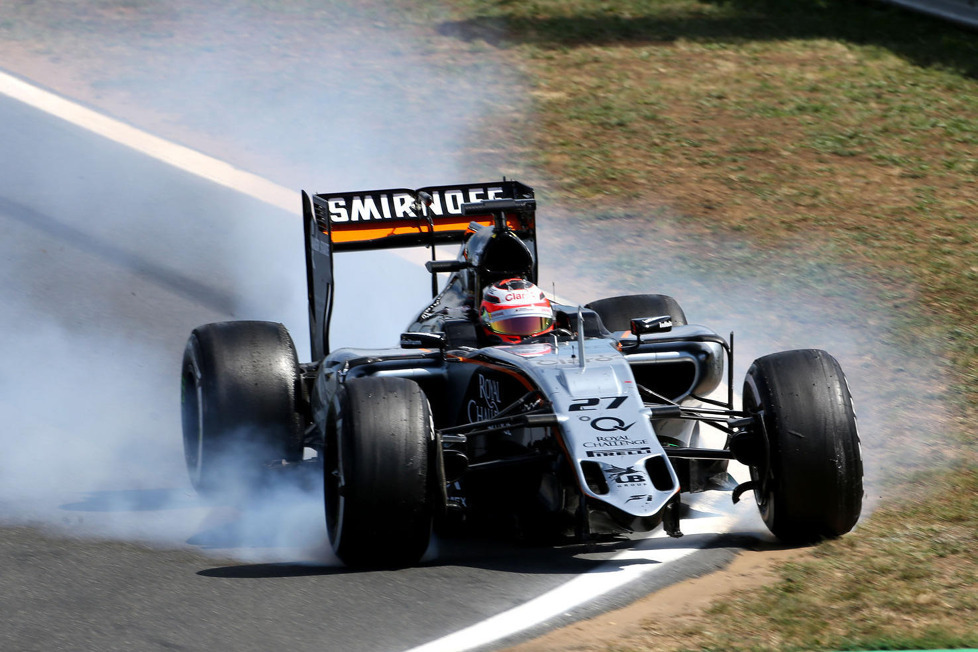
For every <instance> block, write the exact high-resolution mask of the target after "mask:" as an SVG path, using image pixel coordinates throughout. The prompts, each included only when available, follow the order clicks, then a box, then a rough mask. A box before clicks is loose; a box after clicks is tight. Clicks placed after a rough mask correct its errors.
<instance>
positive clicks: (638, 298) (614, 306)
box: [584, 294, 687, 332]
mask: <svg viewBox="0 0 978 652" xmlns="http://www.w3.org/2000/svg"><path fill="white" fill-rule="evenodd" d="M584 307H585V308H590V309H591V310H593V311H594V312H596V313H598V316H599V317H601V323H603V324H604V327H605V328H607V329H608V330H610V331H612V332H614V331H627V330H628V329H630V328H631V320H632V319H635V318H636V317H660V316H662V315H669V316H670V317H672V325H673V326H685V325H686V323H687V322H686V313H684V312H683V309H682V308H681V307H680V306H679V302H678V301H676V300H675V299H673V298H672V297H670V296H667V295H665V294H632V295H629V296H624V297H610V298H608V299H598V300H597V301H592V302H591V303H589V304H587V305H586V306H584Z"/></svg>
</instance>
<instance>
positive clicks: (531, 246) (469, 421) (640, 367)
mask: <svg viewBox="0 0 978 652" xmlns="http://www.w3.org/2000/svg"><path fill="white" fill-rule="evenodd" d="M302 205H303V217H304V224H305V244H306V270H307V282H308V294H309V297H308V298H309V330H310V337H311V347H312V348H311V350H312V358H313V359H312V362H309V363H300V362H299V361H298V359H297V355H296V350H295V346H294V345H293V342H292V340H291V338H290V336H289V334H288V333H287V332H286V329H285V327H284V326H282V325H281V324H276V323H269V322H255V321H236V322H223V323H216V324H207V325H204V326H201V327H199V328H197V329H195V330H194V331H193V333H192V334H191V336H190V339H189V341H188V343H187V347H186V350H185V354H184V360H183V372H182V410H183V437H184V449H185V455H186V461H187V467H188V470H189V473H190V478H191V481H192V483H193V485H194V487H195V488H196V490H197V491H198V492H199V493H201V494H203V495H212V496H214V495H220V494H222V493H225V492H228V491H231V490H233V489H234V488H235V487H237V488H241V487H244V488H246V489H248V490H252V491H255V490H260V489H261V487H262V486H263V484H262V483H263V482H264V481H265V479H266V478H267V476H268V474H269V473H272V472H273V470H274V469H283V468H284V469H287V468H298V467H302V468H305V469H308V468H310V466H311V465H314V466H312V468H315V469H319V468H321V473H322V483H323V494H324V504H325V513H326V523H327V530H328V533H329V538H330V541H331V543H332V546H333V549H334V550H335V552H336V554H337V556H338V557H339V558H340V559H341V560H343V561H344V562H345V563H347V564H349V565H360V566H403V565H411V564H415V563H417V562H418V561H419V560H420V559H421V557H422V555H423V554H424V553H425V550H426V548H427V547H428V544H429V539H430V536H431V532H432V528H433V524H434V525H435V526H438V525H440V524H446V525H451V524H453V523H454V524H457V523H468V522H489V523H493V522H498V523H501V522H504V521H505V522H507V523H515V524H516V528H517V530H518V531H519V532H521V533H523V534H525V535H527V536H531V537H535V538H539V539H543V540H547V539H548V538H549V539H550V540H557V537H560V536H564V537H575V538H576V539H577V540H588V539H589V538H590V537H592V536H593V535H594V534H596V533H601V532H616V531H617V532H629V531H650V530H652V529H654V528H656V527H658V526H660V525H661V526H663V527H664V529H665V530H666V532H667V533H669V534H670V535H672V536H681V535H682V533H681V529H680V515H681V510H680V507H681V504H680V499H681V496H682V494H684V493H691V492H701V491H706V490H726V491H731V492H732V496H733V500H734V502H737V501H738V500H739V499H740V497H741V495H742V494H743V493H745V492H747V491H753V494H754V496H755V499H756V502H757V505H758V508H759V509H760V512H761V515H762V517H763V520H764V522H765V524H766V525H767V526H768V528H770V530H771V532H772V533H774V534H775V535H776V536H777V537H778V538H780V539H782V540H784V541H786V542H791V543H805V542H812V541H816V540H819V539H822V538H825V537H835V536H839V535H841V534H844V533H846V532H848V531H849V530H850V529H852V527H853V526H854V525H855V523H856V521H857V519H858V518H859V513H860V509H861V505H862V496H863V489H862V461H861V457H860V449H859V438H858V435H857V431H856V418H855V415H854V413H853V407H852V399H851V396H850V393H849V388H848V385H847V383H846V380H845V376H844V375H843V372H842V369H841V368H840V366H839V363H838V362H837V361H836V360H835V359H834V358H833V357H832V356H830V355H829V354H828V353H826V352H824V351H821V350H814V349H812V350H795V351H785V352H781V353H774V354H772V355H767V356H764V357H762V358H759V359H757V360H755V361H754V363H753V364H752V365H751V366H750V369H749V370H748V372H747V375H746V379H745V380H744V383H743V400H742V409H740V410H737V409H734V391H733V387H734V379H733V372H732V369H733V356H734V348H733V334H731V335H730V338H729V341H727V340H726V339H724V338H723V337H721V336H719V335H717V334H716V333H715V332H713V331H712V330H710V329H708V328H706V327H704V326H697V325H693V324H688V323H687V321H686V316H685V314H684V312H683V310H682V308H681V307H680V305H679V304H678V303H677V301H676V300H675V299H673V298H672V297H669V296H665V295H658V294H645V295H631V296H618V297H611V298H604V299H599V300H596V301H593V302H591V303H589V304H587V305H585V306H576V305H567V304H565V303H561V302H560V301H559V300H557V298H555V297H549V298H547V297H545V296H544V295H543V294H542V293H540V292H539V290H538V289H536V286H535V285H534V284H535V283H536V280H537V271H538V262H537V261H538V258H537V243H536V222H535V220H536V213H535V212H536V201H535V199H534V195H533V190H532V189H531V188H529V187H528V186H526V185H524V184H521V183H519V182H516V181H507V180H504V181H502V182H497V183H482V184H463V185H456V186H437V187H428V188H422V189H419V190H408V189H391V190H378V191H365V192H352V193H340V194H316V195H309V194H307V193H305V192H303V193H302ZM444 244H454V245H460V246H461V250H460V253H459V254H458V256H457V258H454V259H445V260H439V259H437V258H436V256H435V248H436V246H437V245H444ZM392 247H430V248H431V251H432V254H431V260H430V261H429V262H427V264H426V267H427V269H428V271H429V272H430V273H431V282H432V296H433V299H432V301H431V303H430V304H429V305H427V306H425V307H424V308H423V309H422V310H421V311H420V312H419V313H418V314H417V316H416V317H415V318H414V319H413V321H411V322H410V324H409V325H408V327H407V329H406V330H405V331H404V333H403V334H402V335H401V338H400V343H399V346H395V347H391V348H384V349H355V348H341V349H337V350H334V351H331V350H330V347H329V322H330V317H331V315H332V311H333V290H334V281H333V258H334V255H335V254H337V253H339V252H347V251H362V250H368V249H382V248H392ZM439 274H448V275H449V276H448V277H447V281H446V282H445V283H444V285H443V286H442V287H441V289H440V290H439V287H438V278H439V277H438V275H439ZM487 290H492V292H487ZM524 291H526V292H529V293H531V294H533V293H539V294H534V296H533V297H532V299H533V301H534V305H535V306H536V307H537V308H539V309H541V310H544V311H545V313H544V317H545V319H544V320H543V321H542V322H537V323H536V326H535V327H534V329H532V330H531V331H530V332H527V333H517V334H514V332H512V331H509V332H507V331H506V330H505V329H503V330H500V329H496V330H493V329H492V328H489V327H487V323H488V322H487V321H486V320H487V319H488V320H493V319H496V318H497V317H498V318H499V319H498V320H497V321H496V322H493V323H496V325H498V324H502V323H504V321H505V322H507V323H516V322H511V321H510V320H508V319H507V320H503V319H502V317H501V315H503V313H507V312H512V313H513V314H514V315H516V316H517V317H520V315H522V314H523V313H521V312H520V309H518V308H517V309H514V310H513V311H508V309H504V308H505V305H503V303H504V302H505V301H507V300H509V299H511V298H513V297H518V296H522V294H521V293H522V292H524ZM493 292H495V294H493ZM500 293H504V294H500ZM480 302H483V303H482V306H481V309H480ZM486 302H490V303H486ZM492 302H495V304H499V305H495V304H493V305H490V304H492ZM501 302H503V303H501ZM540 306H543V308H540ZM495 308H500V310H499V311H497V312H495V313H493V310H495ZM491 313H492V314H491ZM493 315H495V316H493ZM535 315H536V313H533V315H531V316H533V318H534V319H537V317H536V316H535ZM547 315H549V317H547ZM520 319H522V320H524V322H525V320H526V319H529V317H526V316H525V315H524V316H522V317H520ZM521 323H522V322H521ZM723 384H725V390H726V391H725V393H724V394H722V396H724V395H725V400H723V399H722V398H721V399H717V398H715V397H714V398H711V395H712V394H713V393H714V391H715V390H718V388H719V389H720V390H721V391H722V390H723V389H724V388H723V387H722V385H723ZM701 427H709V428H711V429H713V430H712V431H711V432H716V433H718V434H719V438H720V439H721V440H723V441H725V444H723V445H715V446H713V447H706V446H704V445H703V444H702V443H701V442H702V441H703V439H702V437H701V434H702V433H701ZM306 449H312V450H313V451H315V453H316V454H315V456H313V455H312V454H311V453H309V452H307V451H306ZM730 460H737V461H739V462H741V463H743V464H745V465H746V466H747V467H749V469H750V478H751V479H750V480H749V481H747V482H744V483H742V484H740V485H736V483H735V482H733V480H732V477H731V476H730V475H729V474H728V473H727V464H728V462H729V461H730ZM317 472H318V471H317ZM392 540H393V541H396V542H397V545H391V544H390V542H391V541H392Z"/></svg>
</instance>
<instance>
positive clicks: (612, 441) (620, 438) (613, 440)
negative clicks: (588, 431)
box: [584, 435, 649, 448]
mask: <svg viewBox="0 0 978 652" xmlns="http://www.w3.org/2000/svg"><path fill="white" fill-rule="evenodd" d="M594 439H595V441H586V442H584V448H612V447H615V446H619V447H620V446H647V445H648V443H649V442H648V440H647V439H629V438H628V435H612V436H609V437H595V438H594Z"/></svg>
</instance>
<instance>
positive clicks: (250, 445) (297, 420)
mask: <svg viewBox="0 0 978 652" xmlns="http://www.w3.org/2000/svg"><path fill="white" fill-rule="evenodd" d="M300 392H301V377H300V371H299V362H298V359H297V357H296V352H295V346H294V344H293V343H292V338H290V337H289V334H288V331H287V330H286V329H285V327H284V326H283V325H282V324H275V323H270V322H258V321H236V322H221V323H217V324H207V325H205V326H201V327H199V328H196V329H194V331H193V333H191V335H190V339H188V340H187V347H186V349H185V350H184V354H183V372H182V375H181V405H182V412H183V445H184V457H185V459H186V462H187V471H188V473H189V474H190V481H191V483H192V484H193V486H194V489H196V490H197V492H198V493H200V494H201V495H204V496H208V497H215V496H219V495H226V494H227V495H232V494H233V495H241V494H247V493H250V492H252V491H254V490H255V489H257V488H259V487H260V486H261V483H262V481H263V479H264V476H265V471H266V467H267V464H268V462H270V461H272V460H283V459H284V460H288V461H290V462H297V461H300V460H301V459H302V442H303V432H302V418H301V416H300V414H299V413H298V411H297V404H298V402H299V399H300V397H301V394H300Z"/></svg>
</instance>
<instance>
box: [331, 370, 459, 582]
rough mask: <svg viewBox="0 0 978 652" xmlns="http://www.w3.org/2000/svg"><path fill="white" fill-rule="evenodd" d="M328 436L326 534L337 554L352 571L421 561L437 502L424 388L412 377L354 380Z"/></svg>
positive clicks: (340, 396) (335, 408) (340, 399)
mask: <svg viewBox="0 0 978 652" xmlns="http://www.w3.org/2000/svg"><path fill="white" fill-rule="evenodd" d="M325 434H326V436H325V440H324V447H323V475H324V500H325V505H326V529H327V531H328V532H329V538H330V542H331V543H332V545H333V550H334V551H335V552H336V556H337V557H339V558H340V559H341V560H342V561H343V562H344V563H345V564H347V565H348V566H369V567H386V568H397V567H403V566H410V565H413V564H416V563H417V562H418V561H419V560H420V559H421V557H422V555H424V552H425V550H426V549H427V548H428V542H429V540H430V537H431V526H432V517H433V513H434V511H435V509H436V502H437V499H436V497H435V496H434V495H433V494H434V491H433V489H434V484H435V483H434V482H433V480H434V478H435V477H437V469H436V468H432V462H433V461H434V456H433V455H432V449H433V447H434V446H435V443H436V442H435V432H434V427H433V424H432V419H431V408H430V406H429V404H428V399H427V398H426V397H425V395H424V392H423V391H422V390H421V387H420V386H419V385H418V384H417V383H415V382H413V381H411V380H407V379H404V378H354V379H351V380H350V381H348V382H347V383H346V384H345V385H344V386H343V387H342V388H340V390H339V391H338V392H337V394H336V397H335V399H334V401H333V404H332V405H331V407H330V413H329V417H328V420H327V424H326V433H325ZM443 489H444V487H442V488H441V490H443Z"/></svg>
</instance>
